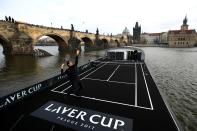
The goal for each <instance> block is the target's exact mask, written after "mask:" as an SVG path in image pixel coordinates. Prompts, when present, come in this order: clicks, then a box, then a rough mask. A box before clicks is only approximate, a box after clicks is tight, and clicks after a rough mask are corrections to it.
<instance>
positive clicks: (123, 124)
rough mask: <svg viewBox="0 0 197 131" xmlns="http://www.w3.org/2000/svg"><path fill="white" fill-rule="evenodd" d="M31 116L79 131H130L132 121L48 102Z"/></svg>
mask: <svg viewBox="0 0 197 131" xmlns="http://www.w3.org/2000/svg"><path fill="white" fill-rule="evenodd" d="M31 115H33V116H35V117H38V118H41V119H45V120H48V121H51V122H54V123H56V124H60V125H63V126H65V127H69V128H72V129H76V130H80V131H132V128H133V120H132V119H128V118H124V117H119V116H114V115H109V114H105V113H101V112H96V111H92V110H87V109H83V108H78V107H74V106H70V105H66V104H62V103H59V102H55V101H50V102H48V103H46V104H45V105H44V106H42V107H40V108H39V109H37V110H36V111H34V112H33V113H31Z"/></svg>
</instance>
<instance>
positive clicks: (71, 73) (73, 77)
mask: <svg viewBox="0 0 197 131" xmlns="http://www.w3.org/2000/svg"><path fill="white" fill-rule="evenodd" d="M79 53H80V51H79V50H77V52H76V58H75V62H73V61H71V60H68V59H67V60H66V64H67V66H68V69H66V71H65V72H64V71H63V70H64V69H63V68H64V63H63V64H62V65H61V73H65V74H67V76H68V79H69V80H70V82H71V85H72V87H71V89H70V90H69V91H68V93H67V94H68V95H70V94H71V93H72V92H73V93H74V94H75V95H77V96H78V95H79V92H80V90H82V89H83V88H84V86H83V84H82V82H81V81H80V78H79V76H78V71H77V64H78V56H79Z"/></svg>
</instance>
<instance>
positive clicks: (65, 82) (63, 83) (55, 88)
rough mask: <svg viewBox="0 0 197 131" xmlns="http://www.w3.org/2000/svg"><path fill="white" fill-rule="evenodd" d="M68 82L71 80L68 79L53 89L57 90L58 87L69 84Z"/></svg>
mask: <svg viewBox="0 0 197 131" xmlns="http://www.w3.org/2000/svg"><path fill="white" fill-rule="evenodd" d="M68 82H69V81H66V82H64V83H62V84H61V85H59V86H57V87H56V88H54V89H52V90H51V91H55V90H56V89H57V88H59V87H61V86H63V85H65V84H67V83H68Z"/></svg>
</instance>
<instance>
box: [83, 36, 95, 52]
mask: <svg viewBox="0 0 197 131" xmlns="http://www.w3.org/2000/svg"><path fill="white" fill-rule="evenodd" d="M81 40H82V42H84V48H85V50H86V49H88V48H91V47H93V45H94V43H93V41H92V40H91V39H90V38H88V37H82V38H81Z"/></svg>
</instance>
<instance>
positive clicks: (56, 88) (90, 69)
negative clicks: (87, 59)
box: [51, 63, 102, 91]
mask: <svg viewBox="0 0 197 131" xmlns="http://www.w3.org/2000/svg"><path fill="white" fill-rule="evenodd" d="M101 64H102V63H100V64H98V65H101ZM93 68H94V67H92V68H90V69H89V70H87V71H85V72H83V73H81V74H80V75H79V76H81V75H83V74H84V73H86V72H88V71H90V70H91V69H93ZM68 82H69V80H68V81H66V82H64V83H63V84H61V85H59V86H57V87H56V88H54V89H52V90H51V91H54V90H56V89H57V88H59V87H61V86H63V85H65V84H67V83H68Z"/></svg>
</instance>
